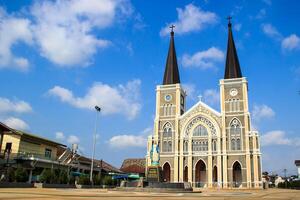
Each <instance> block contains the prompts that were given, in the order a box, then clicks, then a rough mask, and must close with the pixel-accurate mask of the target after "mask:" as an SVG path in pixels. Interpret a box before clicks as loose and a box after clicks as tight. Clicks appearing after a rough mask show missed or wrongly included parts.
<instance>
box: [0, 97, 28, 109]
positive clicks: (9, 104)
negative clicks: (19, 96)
mask: <svg viewBox="0 0 300 200" xmlns="http://www.w3.org/2000/svg"><path fill="white" fill-rule="evenodd" d="M31 111H32V108H31V106H30V104H29V103H27V102H25V101H18V100H17V101H11V100H9V99H7V98H2V97H0V113H9V112H14V113H28V112H31Z"/></svg>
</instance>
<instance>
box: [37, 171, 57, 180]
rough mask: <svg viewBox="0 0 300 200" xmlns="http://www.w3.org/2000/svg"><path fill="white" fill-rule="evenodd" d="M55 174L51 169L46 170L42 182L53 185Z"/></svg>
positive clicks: (42, 174)
mask: <svg viewBox="0 0 300 200" xmlns="http://www.w3.org/2000/svg"><path fill="white" fill-rule="evenodd" d="M53 178H54V173H53V172H52V170H51V169H44V170H43V172H42V173H41V176H40V181H41V182H43V183H52V180H53Z"/></svg>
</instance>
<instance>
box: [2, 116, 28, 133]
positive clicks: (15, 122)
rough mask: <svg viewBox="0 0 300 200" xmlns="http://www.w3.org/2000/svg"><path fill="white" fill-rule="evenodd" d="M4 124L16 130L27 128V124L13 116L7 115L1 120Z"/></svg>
mask: <svg viewBox="0 0 300 200" xmlns="http://www.w3.org/2000/svg"><path fill="white" fill-rule="evenodd" d="M3 123H4V124H6V125H7V126H9V127H12V128H14V129H17V130H28V129H29V126H28V124H27V123H26V122H24V121H23V120H21V119H19V118H15V117H9V118H7V119H6V120H4V121H3Z"/></svg>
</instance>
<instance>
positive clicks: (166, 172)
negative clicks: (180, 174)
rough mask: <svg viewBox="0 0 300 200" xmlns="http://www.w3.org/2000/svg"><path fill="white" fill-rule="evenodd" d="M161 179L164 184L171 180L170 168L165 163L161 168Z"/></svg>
mask: <svg viewBox="0 0 300 200" xmlns="http://www.w3.org/2000/svg"><path fill="white" fill-rule="evenodd" d="M163 178H164V182H170V180H171V167H170V164H169V163H167V162H166V163H165V164H164V166H163Z"/></svg>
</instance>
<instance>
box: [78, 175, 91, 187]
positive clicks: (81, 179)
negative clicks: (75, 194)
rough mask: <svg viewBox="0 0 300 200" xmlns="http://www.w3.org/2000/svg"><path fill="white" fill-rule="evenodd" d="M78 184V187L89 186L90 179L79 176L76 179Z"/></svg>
mask: <svg viewBox="0 0 300 200" xmlns="http://www.w3.org/2000/svg"><path fill="white" fill-rule="evenodd" d="M78 184H80V185H90V177H89V176H88V175H85V174H83V175H80V176H79V179H78Z"/></svg>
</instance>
